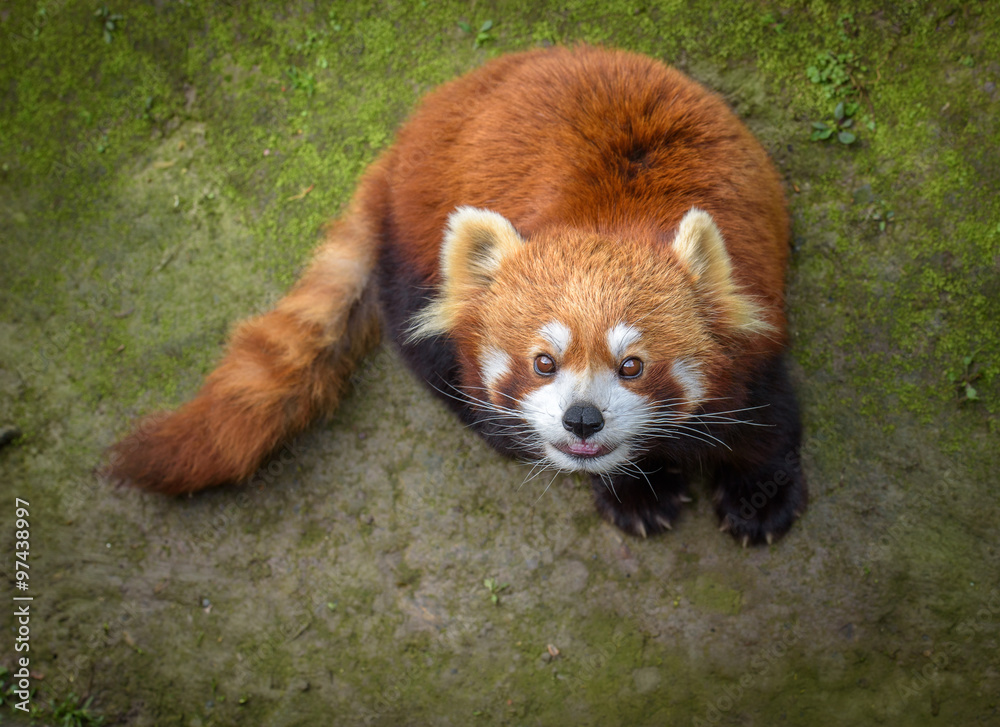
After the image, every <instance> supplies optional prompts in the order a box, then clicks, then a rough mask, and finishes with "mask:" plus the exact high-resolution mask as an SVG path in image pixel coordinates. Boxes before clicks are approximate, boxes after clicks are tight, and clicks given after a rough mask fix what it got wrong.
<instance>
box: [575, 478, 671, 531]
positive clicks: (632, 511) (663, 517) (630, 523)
mask: <svg viewBox="0 0 1000 727" xmlns="http://www.w3.org/2000/svg"><path fill="white" fill-rule="evenodd" d="M642 469H643V471H645V472H648V474H644V475H639V476H636V475H630V474H616V475H593V476H592V477H591V487H592V488H593V490H594V501H595V504H596V505H597V511H598V512H599V513H600V514H601V517H603V518H604V519H605V520H607V521H608V522H610V523H613V524H614V525H617V526H618V527H619V528H620V529H622V530H624V531H625V532H626V533H628V534H629V535H636V536H638V537H642V538H645V537H648V536H650V535H656V534H658V533H662V532H664V531H666V530H671V529H673V525H674V523H675V522H676V521H677V517H678V516H679V515H680V509H681V505H682V504H683V503H684V502H687V501H689V500H688V498H687V497H685V495H684V492H685V491H686V489H687V484H686V481H685V480H684V479H683V477H682V476H681V475H680V474H679V472H677V471H675V468H674V467H673V466H661V467H660V468H659V469H657V467H652V468H650V467H645V466H643V467H642Z"/></svg>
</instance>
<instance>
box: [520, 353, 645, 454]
mask: <svg viewBox="0 0 1000 727" xmlns="http://www.w3.org/2000/svg"><path fill="white" fill-rule="evenodd" d="M583 403H587V404H592V405H593V406H595V407H597V408H598V409H599V410H600V411H601V415H602V416H603V417H604V427H603V429H601V430H600V431H599V432H597V433H596V434H594V435H592V436H590V437H587V440H586V441H587V442H588V443H590V444H592V445H595V446H599V447H601V448H602V449H604V450H606V452H605V454H602V455H601V456H595V457H592V458H584V457H574V456H572V455H570V454H566V453H565V452H563V451H561V450H560V449H559V446H563V447H566V446H568V445H571V444H578V443H580V441H581V440H580V439H579V438H578V437H577V436H576V435H575V434H573V433H571V432H569V431H567V430H566V428H565V427H564V426H563V414H564V413H565V412H566V410H567V409H568V408H569V407H570V406H572V405H573V404H583ZM521 413H522V415H523V416H524V418H525V420H526V421H527V422H528V423H529V424H530V425H531V427H532V429H534V430H535V432H536V433H537V434H538V438H539V440H540V441H541V443H542V450H543V452H544V455H545V459H546V460H548V461H549V462H550V463H552V464H553V465H555V466H556V467H557V468H559V469H561V470H564V471H569V472H574V471H585V472H594V473H604V472H610V471H612V470H613V469H614V468H615V467H618V466H619V465H622V464H624V463H626V462H628V461H629V459H630V458H631V456H632V455H633V452H632V442H633V441H634V440H635V437H636V435H637V434H638V433H639V432H640V430H641V429H642V427H643V425H644V422H645V421H646V420H647V419H648V415H649V404H648V402H647V401H646V399H645V398H644V397H642V396H639V395H638V394H636V393H634V392H632V391H629V390H628V389H627V388H625V387H624V386H622V384H621V382H620V381H619V379H618V377H617V376H616V375H615V373H614V372H613V371H610V370H604V371H599V372H597V373H591V374H589V375H587V374H580V373H577V372H575V371H572V370H568V369H560V370H559V371H558V373H556V375H555V377H553V380H552V381H551V383H548V384H545V385H544V386H540V387H539V388H537V389H535V390H534V391H533V392H531V393H530V394H528V396H526V397H525V398H524V400H523V402H522V407H521Z"/></svg>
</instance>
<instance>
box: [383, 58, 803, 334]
mask: <svg viewBox="0 0 1000 727" xmlns="http://www.w3.org/2000/svg"><path fill="white" fill-rule="evenodd" d="M388 178H389V185H390V187H391V197H392V203H391V204H392V218H393V229H394V235H395V236H398V237H399V238H400V239H399V242H400V243H401V244H402V245H403V246H404V247H405V250H403V251H401V252H403V253H404V254H405V256H406V257H407V258H409V259H410V260H411V261H412V263H413V264H414V265H415V266H416V267H417V268H419V269H421V270H422V271H423V272H424V273H425V276H426V277H428V278H430V279H433V278H434V277H435V276H436V271H437V267H438V263H437V254H438V248H439V245H440V242H441V232H442V230H443V229H444V226H445V220H446V218H447V215H448V214H449V213H450V212H452V211H453V210H454V209H455V207H457V206H460V205H472V206H476V207H483V208H487V209H491V210H494V211H496V212H499V213H500V214H502V215H504V216H505V217H507V218H508V219H509V220H511V221H512V222H513V223H514V225H515V226H516V227H517V228H518V229H519V230H520V231H521V232H522V233H523V234H526V235H530V234H532V233H533V232H535V231H538V230H540V229H543V228H551V227H556V226H560V225H568V226H572V227H577V228H583V229H593V230H599V231H601V232H604V233H610V234H629V233H630V232H632V231H636V232H642V231H648V230H650V229H653V230H657V231H659V232H660V233H662V235H663V236H665V237H666V238H667V239H669V236H670V235H672V232H673V230H674V229H675V228H676V226H677V224H678V223H679V222H680V219H681V218H682V216H683V215H684V213H685V212H686V211H687V210H689V209H690V208H691V207H700V208H702V209H704V210H706V211H708V212H709V213H710V214H711V215H712V216H713V218H714V219H715V220H716V223H717V224H718V226H719V228H720V230H721V231H722V233H723V236H724V238H725V240H726V243H727V248H728V249H729V252H730V255H731V257H732V259H733V267H734V273H735V276H736V278H737V280H738V282H740V283H741V284H742V285H744V286H745V287H747V288H748V289H750V290H752V291H753V292H754V293H755V294H756V295H757V296H759V297H760V298H761V299H762V300H761V302H763V303H765V304H766V305H768V307H770V308H771V309H772V312H773V315H774V316H775V318H774V322H775V323H777V324H778V325H779V326H780V325H781V324H783V319H782V314H781V312H780V310H781V306H782V290H783V277H784V268H785V262H786V257H787V241H788V226H789V225H788V218H787V213H786V210H785V204H784V198H783V194H782V190H781V186H780V183H779V180H778V176H777V174H776V172H775V170H774V168H773V166H772V165H771V163H770V161H769V159H768V158H767V155H766V153H765V152H764V151H763V149H762V148H761V147H760V145H759V144H758V143H757V141H756V140H755V139H754V138H753V137H752V136H751V134H750V133H749V132H748V131H747V130H746V128H745V127H744V126H743V124H742V123H741V122H740V121H739V120H738V119H737V118H736V116H735V115H734V114H733V113H732V112H731V111H730V110H729V108H728V107H727V106H726V104H725V103H724V102H723V101H722V100H721V99H720V98H719V97H718V96H717V95H715V94H714V93H712V92H710V91H708V90H706V89H705V88H704V87H702V86H701V85H699V84H697V83H695V82H694V81H692V80H691V79H689V78H687V77H686V76H685V75H684V74H682V73H680V72H679V71H677V70H675V69H672V68H669V67H667V66H665V65H663V64H662V63H659V62H657V61H655V60H653V59H650V58H647V57H645V56H639V55H634V54H631V53H626V52H622V51H607V50H602V49H597V48H587V47H583V48H577V49H573V50H570V49H562V48H560V49H551V50H539V51H531V52H528V53H523V54H517V55H513V56H506V57H503V58H501V59H498V60H496V61H492V62H490V63H488V64H487V65H485V66H484V67H483V68H481V69H479V70H478V71H475V72H473V73H471V74H469V75H467V76H464V77H462V78H460V79H458V80H456V81H453V82H451V83H449V84H446V85H445V86H442V87H441V88H440V89H438V90H437V91H435V92H434V93H432V94H431V95H429V96H428V97H427V98H426V99H425V100H424V102H423V104H422V105H421V107H420V109H419V110H418V111H417V113H416V114H415V115H414V116H413V118H412V119H411V121H410V122H409V123H408V124H407V125H406V126H404V128H403V129H402V130H401V131H400V133H399V137H398V143H397V146H396V147H395V149H394V151H393V157H392V160H391V162H390V170H389V177H388Z"/></svg>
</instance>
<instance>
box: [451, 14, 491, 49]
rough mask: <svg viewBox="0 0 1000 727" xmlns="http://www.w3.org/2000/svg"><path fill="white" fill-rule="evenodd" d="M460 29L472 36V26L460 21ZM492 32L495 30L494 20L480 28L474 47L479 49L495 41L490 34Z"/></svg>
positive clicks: (487, 21) (486, 22)
mask: <svg viewBox="0 0 1000 727" xmlns="http://www.w3.org/2000/svg"><path fill="white" fill-rule="evenodd" d="M458 27H459V28H461V29H462V30H464V31H465V32H466V33H469V34H471V33H472V32H473V31H472V26H471V25H469V24H468V23H466V22H465V21H462V20H459V21H458ZM491 30H493V21H492V20H486V21H483V24H482V25H480V26H479V31H478V32H477V33H476V42H475V43H473V46H472V47H473V48H479V47H481V46H482V45H483V44H484V43H486V42H488V41H491V40H493V35H492V34H491V33H490V31H491Z"/></svg>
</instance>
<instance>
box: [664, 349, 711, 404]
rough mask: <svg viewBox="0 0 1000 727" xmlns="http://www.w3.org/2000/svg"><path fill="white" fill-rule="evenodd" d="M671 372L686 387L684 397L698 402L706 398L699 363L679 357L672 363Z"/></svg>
mask: <svg viewBox="0 0 1000 727" xmlns="http://www.w3.org/2000/svg"><path fill="white" fill-rule="evenodd" d="M670 374H671V376H673V377H674V379H676V380H677V383H678V384H680V385H681V387H682V388H683V389H684V397H685V398H686V399H687V400H688V401H689V402H692V403H694V402H698V401H701V400H702V398H704V396H705V384H704V380H703V379H702V376H701V367H699V366H698V364H697V363H695V362H694V361H689V360H688V359H685V358H679V359H677V360H676V361H674V363H673V365H671V367H670Z"/></svg>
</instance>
